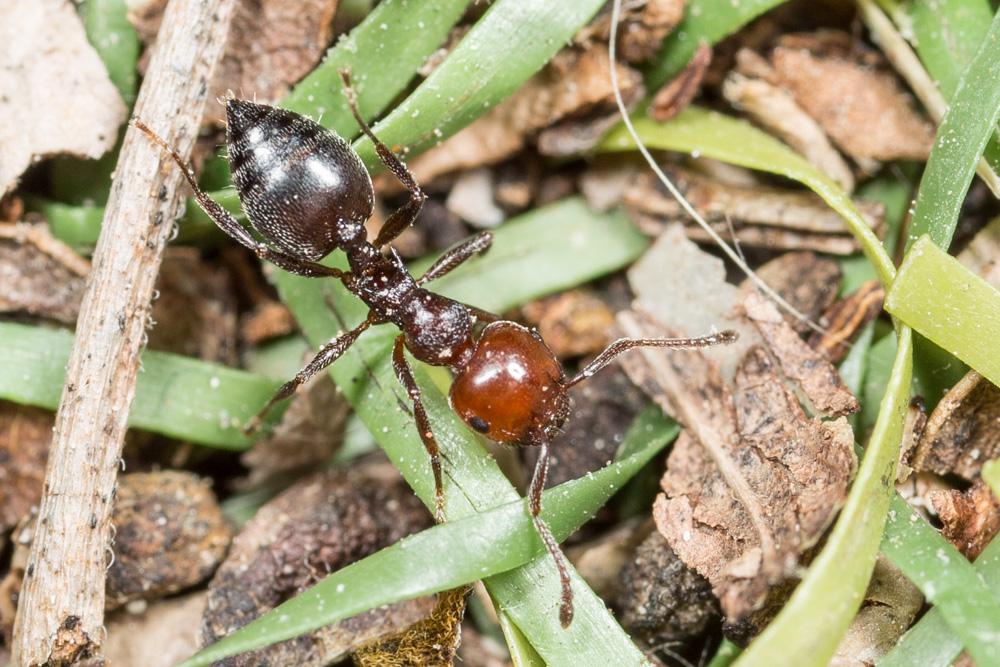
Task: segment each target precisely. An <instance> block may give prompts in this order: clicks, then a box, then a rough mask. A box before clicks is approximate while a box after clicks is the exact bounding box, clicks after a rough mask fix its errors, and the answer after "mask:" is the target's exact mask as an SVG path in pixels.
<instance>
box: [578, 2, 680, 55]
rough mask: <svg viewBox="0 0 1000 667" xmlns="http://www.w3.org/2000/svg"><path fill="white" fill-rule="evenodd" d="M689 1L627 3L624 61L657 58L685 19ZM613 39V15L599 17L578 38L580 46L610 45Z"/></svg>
mask: <svg viewBox="0 0 1000 667" xmlns="http://www.w3.org/2000/svg"><path fill="white" fill-rule="evenodd" d="M685 5H687V0H639V1H638V2H627V3H623V7H622V10H623V11H622V15H621V17H620V20H619V22H618V34H617V37H618V48H619V51H620V57H621V58H622V59H623V60H625V61H627V62H630V63H636V64H638V63H642V62H645V61H647V60H649V59H650V58H652V57H653V56H654V55H656V54H657V53H658V52H659V50H660V47H661V46H662V45H663V40H664V39H665V38H666V36H667V35H669V34H670V33H671V32H672V31H673V29H674V28H676V27H677V24H678V23H680V21H681V19H682V18H683V17H684V7H685ZM610 35H611V11H610V10H606V11H603V12H602V13H601V14H599V15H598V16H597V18H595V19H594V20H593V21H591V22H590V24H589V25H587V26H586V27H584V28H583V29H582V30H580V32H579V33H577V35H576V37H574V41H575V42H576V43H578V44H584V45H588V44H590V43H591V42H593V41H599V42H604V43H605V44H607V42H608V39H609V38H610Z"/></svg>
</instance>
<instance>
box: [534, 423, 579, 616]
mask: <svg viewBox="0 0 1000 667" xmlns="http://www.w3.org/2000/svg"><path fill="white" fill-rule="evenodd" d="M540 447H541V449H540V450H539V452H538V462H537V463H536V464H535V472H534V474H533V475H532V476H531V486H530V487H529V489H528V508H529V509H530V510H531V520H532V521H533V522H534V524H535V530H537V531H538V535H539V537H541V538H542V542H543V543H544V544H545V548H546V549H548V552H549V554H550V555H551V556H552V560H554V561H555V563H556V569H557V570H559V582H560V584H562V597H561V598H560V603H559V623H560V624H561V625H562V626H563V627H564V628H568V627H569V625H570V623H572V622H573V589H572V588H571V587H570V582H569V566H568V565H566V559H565V557H564V556H563V553H562V551H560V550H559V543H558V542H556V538H555V537H553V535H552V532H551V531H550V530H549V527H548V526H547V525H546V524H545V521H543V520H542V517H541V516H539V515H540V514H541V512H542V490H543V489H544V488H545V477H546V475H548V472H549V443H547V442H545V443H542V444H541V445H540Z"/></svg>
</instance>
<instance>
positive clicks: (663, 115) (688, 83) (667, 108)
mask: <svg viewBox="0 0 1000 667" xmlns="http://www.w3.org/2000/svg"><path fill="white" fill-rule="evenodd" d="M711 63H712V47H710V46H709V45H708V44H705V43H702V44H699V45H698V49H697V50H696V51H695V52H694V55H693V56H691V60H690V61H689V62H688V64H687V66H686V67H685V68H684V69H683V70H681V72H680V74H678V75H677V76H675V77H674V78H673V79H671V80H670V81H668V82H667V83H665V84H664V85H663V87H661V88H660V89H659V90H658V91H656V94H655V95H653V101H652V102H651V103H650V105H649V117H650V118H652V119H653V120H655V121H656V122H658V123H666V122H667V121H668V120H670V119H671V118H673V117H674V116H676V115H677V114H679V113H680V112H681V111H683V110H684V109H685V108H686V107H687V106H688V105H689V104H690V103H691V100H693V99H694V98H695V95H697V94H698V90H699V89H700V88H701V81H702V79H703V78H704V77H705V72H706V71H707V70H708V66H709V65H710V64H711Z"/></svg>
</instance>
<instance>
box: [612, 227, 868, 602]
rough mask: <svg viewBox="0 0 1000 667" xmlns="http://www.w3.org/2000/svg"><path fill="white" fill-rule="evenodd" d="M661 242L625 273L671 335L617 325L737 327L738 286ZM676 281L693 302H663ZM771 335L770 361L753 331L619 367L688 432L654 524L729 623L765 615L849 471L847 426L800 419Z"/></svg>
mask: <svg viewBox="0 0 1000 667" xmlns="http://www.w3.org/2000/svg"><path fill="white" fill-rule="evenodd" d="M669 234H670V236H666V237H663V238H661V239H660V240H659V241H657V243H656V244H654V246H653V248H652V249H651V250H650V251H649V252H648V253H647V254H646V256H645V257H643V258H642V260H640V262H639V263H638V265H637V267H634V268H633V270H632V271H631V272H630V274H629V278H630V282H631V284H632V286H633V290H634V291H635V292H636V294H637V295H638V297H639V298H638V302H637V307H638V308H642V309H644V310H645V311H647V312H649V313H651V314H653V315H654V316H656V317H657V318H659V319H660V320H661V321H666V322H668V323H669V326H667V327H664V326H662V325H657V324H654V323H653V322H651V321H650V319H649V318H646V319H643V318H640V317H638V316H637V315H636V314H635V313H634V312H625V313H622V314H620V315H619V317H618V322H619V326H620V327H621V329H622V330H623V332H624V333H625V334H626V335H628V336H630V337H639V338H645V337H656V336H662V335H664V334H666V335H682V334H683V335H691V334H695V333H704V330H705V329H708V327H707V326H697V327H696V326H695V325H694V324H692V322H690V321H689V320H691V318H692V316H693V315H696V314H697V315H698V316H700V318H701V319H702V320H706V319H708V320H712V319H714V320H715V321H716V322H717V325H718V326H720V327H721V326H730V323H731V322H732V321H733V319H732V317H731V316H730V317H729V318H727V317H725V316H724V314H726V313H730V312H731V311H732V305H733V302H734V300H735V296H736V288H734V287H733V286H731V285H729V284H728V283H726V282H725V280H724V273H723V270H722V267H721V262H720V261H719V260H717V259H715V258H712V257H710V256H707V255H705V254H704V253H701V252H700V251H698V250H697V248H695V247H694V246H693V244H691V243H690V242H688V241H685V240H683V239H682V238H681V239H678V238H677V234H678V231H677V230H676V228H672V230H671V232H670V233H669ZM677 271H686V272H687V275H689V276H698V280H697V283H698V285H697V289H699V290H700V292H699V294H700V296H701V298H700V300H699V301H698V302H694V303H693V302H692V297H691V295H690V294H682V295H668V296H663V295H661V294H660V293H661V292H665V291H668V290H663V289H662V285H663V284H671V281H672V279H673V275H674V273H675V272H677ZM689 289H690V286H688V285H685V286H684V291H685V292H687V291H688V290H689ZM658 290H659V291H658ZM670 291H673V290H670ZM709 295H710V296H709ZM706 297H707V298H706ZM751 300H752V299H751ZM698 308H700V309H701V310H702V311H707V312H701V313H698V311H697V310H696V309H698ZM750 309H751V311H752V312H753V311H754V306H753V304H751V306H750ZM771 319H772V320H774V321H770V322H769V323H768V324H767V326H765V327H764V329H765V330H766V329H767V328H768V327H770V326H774V327H781V328H784V330H785V331H787V332H789V333H791V329H790V328H788V325H787V324H785V323H784V321H783V320H781V318H780V317H774V318H771ZM681 327H683V329H681ZM746 328H747V327H746V325H744V330H745V329H746ZM767 335H768V336H769V337H770V338H772V339H773V340H776V341H780V344H779V349H777V350H775V349H772V350H771V351H770V353H769V352H768V351H766V350H767V348H765V347H764V346H762V345H756V344H755V341H757V340H759V337H758V336H757V335H756V334H755V333H750V334H749V335H747V336H746V337H745V339H741V341H740V342H741V343H742V344H743V347H739V346H727V347H726V349H725V350H709V351H706V352H705V353H702V352H697V351H687V352H677V351H672V352H671V353H670V354H663V353H662V351H656V350H643V351H642V352H639V353H634V354H632V355H630V356H627V357H623V360H622V365H623V366H624V367H625V369H626V372H627V373H628V374H629V376H630V377H631V378H632V380H633V381H634V382H636V384H638V385H639V386H641V387H642V388H643V389H644V390H645V391H646V392H647V393H648V394H649V395H650V396H651V397H652V398H653V399H654V400H655V401H656V402H657V403H658V404H659V405H660V406H661V407H662V408H664V410H667V411H668V412H670V414H672V415H673V416H675V417H676V418H677V419H678V421H679V422H681V424H682V425H683V426H684V428H685V431H684V432H683V433H682V435H681V437H680V438H679V439H678V441H677V443H676V445H675V446H674V449H673V451H672V452H671V454H670V457H669V459H668V464H667V472H666V474H665V475H664V477H663V480H662V482H661V484H662V487H663V489H664V492H665V493H664V494H663V495H661V496H659V497H658V498H657V501H656V504H655V506H654V518H655V519H656V521H657V527H658V528H659V530H660V531H661V532H662V533H663V535H664V536H665V537H666V538H667V540H668V542H669V543H670V546H671V547H672V548H673V550H674V551H675V552H676V553H677V555H678V556H680V558H681V559H682V560H683V561H684V562H685V563H686V564H687V565H688V566H690V567H693V568H694V569H695V570H697V571H698V572H699V573H701V574H702V575H703V576H705V577H706V578H707V579H708V580H709V581H710V582H711V583H712V586H713V590H714V592H715V593H716V595H717V596H718V597H719V599H720V601H721V604H722V609H723V611H724V612H725V614H726V617H727V619H728V620H729V621H731V622H733V621H739V620H741V619H744V618H746V617H747V616H748V615H749V614H751V613H752V612H753V611H755V610H757V609H759V608H761V607H762V606H763V605H764V604H765V602H766V601H767V597H768V595H769V594H770V593H771V592H772V589H773V588H774V587H775V586H778V585H779V584H782V583H783V582H786V581H787V580H789V579H790V578H793V577H794V576H795V574H796V570H797V567H798V563H799V558H800V556H801V554H802V553H803V552H805V551H806V550H808V549H809V548H810V547H812V546H813V545H814V544H815V543H816V541H817V540H818V539H819V538H820V537H821V535H822V533H823V531H824V530H825V529H826V527H827V526H828V525H829V523H830V522H831V521H832V520H833V517H834V516H835V514H836V511H837V509H839V507H840V505H841V504H842V503H843V500H844V498H845V497H846V493H847V485H848V482H849V480H850V477H851V475H852V474H853V470H854V465H855V458H854V452H853V442H854V436H853V433H852V431H851V428H850V426H849V425H848V424H847V421H846V419H844V418H842V417H841V418H839V419H836V420H833V421H823V420H821V419H817V418H809V417H807V416H806V415H805V413H804V411H803V410H802V408H801V406H800V405H799V402H798V400H797V398H796V396H795V395H794V394H793V393H792V391H791V390H790V389H789V388H788V387H786V381H787V379H788V378H786V377H785V376H784V375H782V373H781V372H779V369H778V366H777V365H776V363H775V362H773V361H772V357H771V354H777V353H778V352H785V351H786V350H785V349H783V347H788V343H787V341H784V337H785V334H784V333H782V334H781V335H778V336H775V335H774V331H768V332H767ZM791 335H792V336H794V333H791ZM799 343H801V341H799ZM747 345H749V346H750V348H749V350H747V347H746V346H747ZM803 345H804V344H803ZM800 352H801V351H799V352H798V353H800ZM800 361H801V359H800ZM794 362H795V360H794V359H792V360H786V362H785V363H786V364H787V365H788V367H789V368H790V369H793V371H794V373H795V374H797V375H799V380H798V383H799V384H802V385H810V386H811V385H817V386H821V387H826V388H830V387H831V386H832V387H833V389H834V391H833V394H832V396H834V397H835V398H834V399H832V400H831V399H826V400H825V403H828V404H830V405H831V406H839V405H842V403H843V400H842V397H841V395H840V390H839V387H838V386H837V383H835V382H834V383H833V384H832V385H831V383H830V379H829V378H828V377H826V371H827V370H828V369H826V368H825V367H821V368H822V375H823V376H822V377H821V378H820V380H819V381H817V380H813V379H810V378H806V377H802V374H801V364H796V363H794ZM733 364H735V369H734V370H733V371H732V373H733V381H732V384H731V385H730V384H729V382H728V381H726V380H724V378H727V377H729V373H730V371H728V370H725V372H724V373H723V372H720V365H722V367H723V369H727V368H728V367H729V366H730V365H733ZM810 392H811V393H812V394H813V396H814V398H815V397H817V396H820V397H822V396H823V394H822V393H821V392H817V391H815V390H814V389H811V390H810ZM818 402H820V403H824V401H818Z"/></svg>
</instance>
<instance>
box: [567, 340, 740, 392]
mask: <svg viewBox="0 0 1000 667" xmlns="http://www.w3.org/2000/svg"><path fill="white" fill-rule="evenodd" d="M737 338H739V334H737V333H736V332H735V331H732V330H730V329H727V330H725V331H720V332H719V333H716V334H711V335H708V336H701V337H699V338H619V339H618V340H616V341H615V342H613V343H611V345H608V346H607V347H606V348H605V349H604V351H603V352H601V353H600V354H599V355H597V356H596V357H595V358H594V360H593V361H591V362H590V363H589V364H587V366H586V368H584V369H583V370H582V371H580V372H579V373H577V375H576V377H574V378H573V379H572V380H570V381H569V382H567V383H566V388H567V389H568V388H570V387H572V386H573V385H575V384H576V383H578V382H581V381H583V380H586V379H587V378H589V377H590V376H591V375H593V374H594V373H596V372H597V371H599V370H601V369H602V368H604V367H605V366H607V365H608V364H609V363H611V360H612V359H614V358H615V357H617V356H618V355H619V354H621V353H622V352H627V351H628V350H631V349H632V348H636V347H669V348H672V349H675V350H693V349H697V348H700V347H711V346H713V345H724V344H726V343H734V342H736V339H737Z"/></svg>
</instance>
